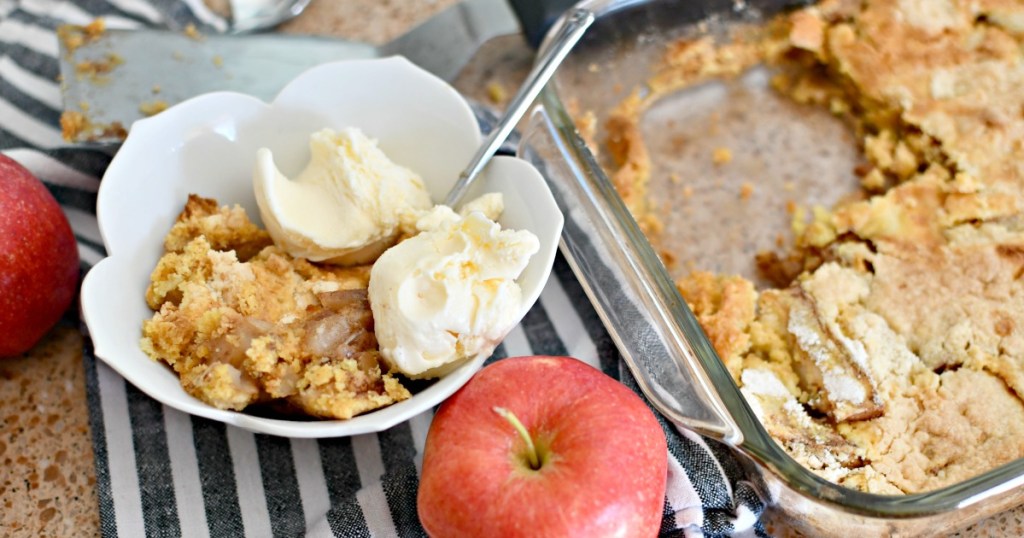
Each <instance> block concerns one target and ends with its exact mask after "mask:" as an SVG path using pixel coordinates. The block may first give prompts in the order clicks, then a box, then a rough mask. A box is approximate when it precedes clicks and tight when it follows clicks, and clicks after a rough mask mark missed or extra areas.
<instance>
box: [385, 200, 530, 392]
mask: <svg viewBox="0 0 1024 538" xmlns="http://www.w3.org/2000/svg"><path fill="white" fill-rule="evenodd" d="M499 201H500V200H499ZM489 202H493V199H492V200H490V201H489ZM467 205H470V207H472V205H471V204H467ZM417 228H419V229H420V230H422V231H421V233H420V234H419V235H416V236H414V237H411V238H409V239H406V240H404V241H402V242H401V243H399V244H397V245H395V246H393V247H391V248H390V249H388V250H387V251H386V252H384V254H383V255H381V257H380V259H378V260H377V262H376V263H374V265H373V268H372V269H371V271H370V288H369V299H370V307H371V308H372V309H373V320H374V330H375V332H376V335H377V342H378V344H379V346H380V351H381V355H382V356H383V357H384V359H385V360H386V361H387V362H388V363H389V365H390V366H391V367H393V368H395V369H396V370H398V371H399V372H401V373H403V374H405V375H407V376H409V377H438V376H440V375H443V374H444V373H447V371H448V370H450V369H451V368H453V367H455V366H457V365H458V364H460V363H461V362H462V361H463V360H464V359H466V358H469V357H474V356H476V355H478V354H481V353H487V354H489V353H491V352H492V351H493V350H494V348H495V347H496V346H497V345H498V343H499V342H500V341H501V339H502V338H504V337H505V335H506V334H507V333H508V331H509V330H511V329H512V327H513V326H514V325H515V324H516V323H517V322H518V321H519V315H520V311H521V309H522V292H521V290H520V288H519V284H517V283H516V278H518V277H519V275H520V273H522V272H523V269H525V268H526V265H527V262H528V261H529V259H530V257H531V256H532V255H533V254H535V253H536V252H537V250H538V249H539V242H538V239H537V237H536V236H535V235H533V233H531V232H529V231H526V230H523V231H513V230H502V229H501V226H500V225H499V224H498V223H496V222H494V221H493V220H491V219H489V218H488V217H487V216H485V215H484V213H482V212H481V211H471V212H469V213H468V214H467V215H465V216H461V215H458V214H456V213H455V212H453V211H452V210H451V208H449V207H447V206H437V207H435V208H434V210H433V211H431V212H428V213H426V214H425V215H423V216H422V217H421V218H420V219H419V221H418V222H417Z"/></svg>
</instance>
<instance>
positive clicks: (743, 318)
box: [581, 0, 1024, 494]
mask: <svg viewBox="0 0 1024 538" xmlns="http://www.w3.org/2000/svg"><path fill="white" fill-rule="evenodd" d="M758 64H765V65H768V66H770V68H771V70H772V77H773V78H772V79H771V84H772V86H773V87H774V88H775V90H777V92H778V93H779V94H780V95H784V96H786V97H787V98H790V99H792V100H793V101H795V102H796V103H800V104H804V105H808V106H815V107H820V108H824V109H826V110H828V111H829V112H831V113H832V114H833V115H835V116H837V117H839V118H841V119H842V120H844V121H845V123H846V124H847V125H848V126H849V128H850V129H851V130H852V132H853V133H855V135H856V137H857V138H858V139H859V140H860V142H861V148H862V150H863V157H864V159H865V164H864V165H862V166H860V167H858V170H857V173H858V174H857V175H858V176H859V177H860V181H861V188H860V190H859V192H856V193H852V194H851V195H850V196H847V197H846V198H844V199H843V200H842V201H840V202H839V203H838V204H836V205H834V206H833V207H832V208H831V209H828V210H826V209H818V210H816V211H814V212H813V215H811V216H810V218H809V219H800V218H796V217H797V216H799V215H796V216H795V217H794V221H795V225H794V232H795V241H794V243H795V244H794V247H793V248H792V249H791V250H789V251H788V252H786V253H784V254H779V253H767V254H762V255H759V256H758V260H757V262H758V266H759V268H760V270H761V277H762V279H763V280H762V281H767V282H773V283H774V285H772V286H760V287H759V286H756V285H755V283H754V282H753V281H752V280H750V279H748V278H744V277H740V276H729V275H724V274H714V273H710V272H702V271H699V270H694V271H688V272H687V273H686V274H684V275H682V276H681V277H680V278H679V279H678V281H677V286H678V288H679V290H680V292H681V294H682V295H683V297H684V298H685V299H686V300H687V302H688V304H689V305H690V307H691V309H692V310H693V311H694V313H695V314H696V315H697V317H698V319H699V321H700V322H701V324H702V326H703V328H704V330H705V332H706V333H707V335H708V336H709V338H710V339H711V341H712V343H713V344H714V346H715V348H716V350H717V351H718V354H719V355H720V356H721V358H722V360H723V361H724V362H725V364H726V366H727V367H728V369H729V371H730V372H731V373H732V375H733V378H734V379H735V381H736V383H737V384H738V385H739V386H740V388H741V391H742V392H743V394H744V395H745V396H746V398H747V401H748V402H749V404H750V406H751V407H752V408H753V410H754V411H755V413H756V414H757V415H758V416H759V417H760V418H761V420H762V422H763V424H764V426H765V427H766V428H767V430H768V431H769V433H771V434H772V436H773V437H774V438H775V439H776V440H777V441H778V442H779V443H780V444H781V445H782V446H783V447H784V448H785V449H786V450H787V451H788V452H789V454H791V455H792V456H793V457H794V458H795V459H796V460H797V461H799V462H800V463H801V464H803V465H804V466H806V467H808V468H809V469H811V470H813V471H815V472H816V473H818V474H819V475H821V476H823V477H825V478H827V479H828V480H831V481H833V482H836V483H838V484H841V485H844V486H847V487H851V488H855V489H859V490H863V491H868V492H873V493H883V494H902V493H915V492H922V491H928V490H932V489H936V488H939V487H942V486H946V485H949V484H953V483H955V482H959V481H962V480H965V479H967V478H970V477H972V476H976V475H978V474H980V473H982V472H985V471H988V470H990V469H993V468H995V467H997V466H999V465H1001V464H1004V463H1007V462H1010V461H1012V460H1015V459H1017V458H1021V457H1024V400H1022V395H1024V90H1022V88H1024V5H1022V4H1020V3H1019V2H1008V1H1001V0H972V1H961V0H899V1H888V0H866V1H856V2H854V1H844V0H836V1H825V2H822V3H820V4H818V5H816V6H812V7H808V8H804V9H801V10H799V11H795V12H792V13H789V14H786V15H784V16H781V17H780V18H778V19H775V20H773V21H771V22H770V23H768V24H767V25H765V26H764V27H762V28H760V29H758V30H757V31H756V32H753V33H749V34H746V37H739V38H735V39H733V40H731V41H729V42H727V43H724V44H716V43H715V41H714V40H713V39H711V38H695V39H687V40H683V41H679V42H676V43H673V44H672V45H671V46H670V47H669V48H668V49H667V51H666V53H665V55H664V58H663V61H662V63H661V64H660V65H659V66H657V68H656V73H655V74H654V75H653V77H651V78H650V79H649V80H648V81H647V84H646V85H645V87H644V88H643V89H642V91H637V92H634V93H633V94H631V95H630V96H629V97H628V98H626V99H625V100H623V101H622V102H621V104H620V105H619V106H618V107H616V108H615V109H614V110H612V111H610V112H609V114H608V117H607V122H606V123H605V124H604V126H605V130H606V135H607V137H606V138H604V139H600V138H598V137H597V136H596V135H593V134H592V135H590V136H592V137H593V139H594V140H595V141H597V142H598V143H599V144H600V150H603V151H606V152H607V154H606V156H609V157H610V159H611V163H612V164H611V167H610V170H609V171H610V175H611V177H612V179H613V181H614V182H615V183H616V186H617V188H618V189H619V190H620V191H621V193H622V195H623V198H624V199H625V201H626V202H627V204H628V205H629V207H630V209H631V210H632V211H633V212H634V214H635V215H636V216H637V220H638V222H640V223H641V226H642V227H643V228H644V229H645V231H646V232H647V234H648V236H649V237H650V238H651V239H652V242H653V243H654V244H655V245H658V244H661V241H660V240H659V237H661V236H664V235H666V234H671V233H672V230H671V229H670V228H664V227H663V226H662V225H661V222H660V219H661V215H660V214H659V209H658V207H656V206H655V204H652V203H651V197H650V196H649V195H648V192H647V190H646V189H647V186H646V185H647V180H648V179H649V177H650V174H651V167H652V159H654V158H655V157H653V156H652V155H651V154H650V152H648V151H647V146H648V145H649V144H650V143H651V140H649V139H647V140H645V137H644V134H643V131H642V129H641V128H640V118H641V117H642V116H643V114H644V113H645V112H646V111H647V110H649V109H650V108H651V107H653V106H655V105H656V103H658V101H659V100H661V99H663V98H664V97H665V96H667V95H669V94H671V93H672V92H675V91H678V90H679V89H681V88H684V87H691V86H693V85H694V84H696V83H699V82H702V81H705V80H708V79H710V78H716V77H718V78H720V77H730V76H736V75H740V74H742V73H744V72H745V71H746V70H748V69H749V68H751V67H753V66H755V65H758ZM581 127H582V128H585V127H587V125H582V126H581ZM792 158H794V159H796V158H801V159H813V158H814V156H813V155H803V156H800V155H794V156H793V157H792ZM750 180H751V181H753V184H755V185H756V184H757V178H756V177H751V178H750ZM686 181H687V178H686V177H681V178H680V181H679V184H680V186H679V187H678V188H681V189H682V188H686ZM837 188H839V187H837ZM749 192H750V191H749V190H748V196H749ZM791 196H793V197H794V202H795V203H799V202H800V200H799V193H796V192H795V193H793V194H792V195H791ZM748 207H749V208H750V210H756V206H754V205H750V206H748ZM794 212H795V213H800V212H799V211H794ZM801 214H802V213H801ZM664 255H665V258H666V260H667V261H668V262H671V260H672V258H673V257H674V253H673V252H670V251H666V252H664ZM693 262H695V265H696V266H697V267H696V269H699V266H700V260H699V258H697V259H695V260H693Z"/></svg>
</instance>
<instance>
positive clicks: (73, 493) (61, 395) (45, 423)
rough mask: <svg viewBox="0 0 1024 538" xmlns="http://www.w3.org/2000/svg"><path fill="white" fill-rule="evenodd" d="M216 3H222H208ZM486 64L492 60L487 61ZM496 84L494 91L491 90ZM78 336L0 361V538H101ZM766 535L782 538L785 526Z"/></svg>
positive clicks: (483, 90) (475, 86)
mask: <svg viewBox="0 0 1024 538" xmlns="http://www.w3.org/2000/svg"><path fill="white" fill-rule="evenodd" d="M207 1H208V3H209V4H210V5H211V6H214V7H215V8H216V7H217V6H223V5H225V4H226V0H207ZM453 3H455V0H348V1H346V2H337V1H326V0H318V1H314V2H312V4H311V5H310V7H309V8H308V9H307V11H306V12H305V13H304V14H303V15H302V16H301V17H299V18H298V19H296V20H294V21H292V22H289V23H287V24H285V25H284V26H283V27H282V31H285V32H295V33H315V34H329V35H336V36H341V37H345V38H348V39H356V40H361V41H368V42H372V43H382V42H385V41H387V40H389V39H391V38H392V37H394V36H396V35H399V34H400V33H401V32H403V31H404V30H405V29H407V28H409V27H410V26H412V25H414V24H415V23H417V22H419V21H422V20H424V19H425V18H428V17H429V16H430V15H432V14H434V13H436V12H438V11H440V10H442V9H444V8H445V7H448V6H450V5H451V4H453ZM516 47H520V50H516ZM521 48H522V45H521V44H519V43H518V42H517V43H513V44H512V45H511V46H510V47H508V48H505V49H502V50H497V51H495V50H492V51H489V54H492V55H494V54H497V55H499V56H501V57H502V61H503V62H505V64H503V65H505V66H508V65H512V66H514V67H516V68H514V69H512V70H511V71H508V70H506V71H504V72H502V73H500V74H499V73H496V72H494V71H492V70H491V69H489V66H488V65H487V62H480V61H478V62H476V63H474V64H473V65H472V66H470V69H468V70H467V72H466V73H464V74H463V76H461V77H460V78H459V80H458V81H456V86H457V87H458V88H459V89H460V90H461V91H463V92H464V93H466V94H468V95H471V96H473V97H475V98H477V99H480V100H487V99H488V98H493V97H494V91H495V88H496V87H497V88H504V89H505V90H507V92H500V93H507V94H511V91H512V89H513V86H514V84H515V83H516V78H517V77H521V76H522V75H523V74H524V73H525V69H526V68H528V52H527V51H525V50H521ZM492 57H493V56H492ZM495 84H497V85H498V86H495ZM81 346H82V338H81V336H80V335H79V333H78V331H77V329H76V328H75V327H73V326H71V325H69V324H62V325H59V326H58V327H56V328H55V329H54V330H53V331H51V332H50V334H49V335H47V337H46V338H45V339H44V340H43V341H42V342H40V344H39V345H37V346H36V348H35V349H33V350H32V351H31V352H29V353H28V354H26V355H25V356H23V357H20V358H14V359H8V360H4V361H2V362H0V506H2V508H0V535H3V536H10V537H21V536H25V537H28V536H91V535H98V534H99V512H98V509H97V497H96V491H95V487H94V485H95V481H96V478H95V471H94V466H93V452H92V442H91V433H90V431H89V417H88V412H87V409H86V403H85V402H86V394H85V375H84V371H83V369H82V354H81ZM768 522H769V528H770V529H771V530H772V531H773V532H774V533H776V534H778V535H780V536H784V535H787V534H789V533H787V532H786V525H785V522H781V521H773V520H772V519H771V518H770V516H769V520H768ZM959 535H962V536H1007V537H1009V536H1024V507H1018V508H1017V509H1014V510H1010V511H1007V512H1004V513H1002V514H998V515H996V516H993V517H991V518H989V519H987V520H984V521H982V522H980V523H978V524H976V525H974V526H972V527H970V528H968V529H966V530H964V531H962V532H961V533H959Z"/></svg>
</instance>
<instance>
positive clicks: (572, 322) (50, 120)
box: [0, 0, 764, 537]
mask: <svg viewBox="0 0 1024 538" xmlns="http://www.w3.org/2000/svg"><path fill="white" fill-rule="evenodd" d="M98 16H102V17H104V18H105V19H106V22H107V25H108V26H109V27H120V28H130V27H142V26H164V27H170V28H183V27H184V26H185V25H186V24H187V23H190V22H191V23H194V24H196V25H197V26H199V27H200V28H204V29H205V30H206V31H216V30H217V29H220V28H223V27H224V21H223V20H221V19H220V18H218V17H217V16H216V15H214V14H212V13H211V12H209V11H208V10H207V9H206V8H205V6H204V5H203V3H202V0H74V1H70V0H0V150H2V151H3V153H4V154H6V155H8V156H9V157H11V158H13V159H15V160H16V161H19V162H20V163H22V164H23V165H24V166H26V167H27V168H29V169H30V170H31V171H32V172H34V173H35V174H36V175H37V176H38V177H39V178H40V179H42V180H43V181H44V182H45V183H46V185H47V186H48V187H49V188H50V190H51V192H53V194H54V195H55V196H56V198H57V200H58V201H59V202H60V203H61V205H62V206H63V207H64V210H65V212H66V213H67V215H68V218H69V219H70V221H71V224H72V227H73V228H74V230H75V234H76V236H77V237H78V245H79V253H80V254H81V259H82V269H83V271H86V270H88V268H89V267H91V266H92V265H93V264H95V263H96V262H97V261H98V260H99V259H101V258H102V257H103V256H104V255H105V253H104V250H103V246H102V241H101V239H100V235H99V230H98V228H97V225H96V219H95V217H94V212H95V202H96V192H97V189H98V186H99V178H100V177H101V176H102V175H103V171H104V169H105V168H106V166H107V165H108V164H109V162H110V157H109V156H108V155H106V154H104V153H102V152H99V151H93V150H88V149H81V148H71V147H67V146H65V145H63V142H62V141H61V138H60V131H59V127H58V118H59V114H60V110H61V103H60V94H59V89H58V85H57V82H56V78H57V74H58V67H57V60H56V56H57V40H56V37H55V36H54V33H53V29H54V28H55V27H56V26H57V25H58V24H62V23H73V24H85V23H88V22H90V21H91V20H93V19H94V18H95V17H98ZM529 354H550V355H572V356H575V357H578V358H580V359H583V360H584V361H587V362H589V363H590V364H592V365H594V366H596V367H598V368H600V369H601V370H603V371H604V372H605V373H607V374H609V375H611V376H612V377H615V378H617V379H621V380H622V381H623V382H624V383H626V384H627V385H630V386H631V387H632V388H633V389H634V390H637V389H636V386H635V383H634V381H633V379H632V378H631V377H630V376H629V373H628V371H627V370H626V369H625V368H624V367H623V364H622V362H621V360H620V358H619V355H618V352H617V351H616V350H615V347H614V344H613V343H612V341H611V339H610V338H609V336H608V334H607V333H606V332H605V330H604V328H603V327H602V325H601V322H600V320H599V319H598V317H597V315H596V314H595V312H594V310H593V309H592V308H591V306H590V303H589V302H588V301H587V299H586V297H585V295H584V294H583V290H582V288H581V287H580V285H579V283H578V282H577V281H576V279H575V277H574V276H573V274H572V272H571V271H570V270H569V269H568V267H567V265H566V264H565V262H564V261H563V260H561V259H559V260H558V261H557V262H556V265H555V271H554V276H553V278H552V279H551V280H550V282H549V283H548V286H547V288H545V290H544V293H543V294H542V295H541V298H540V302H539V303H538V304H537V305H536V306H535V307H534V308H533V309H532V310H531V311H530V313H529V314H528V315H527V316H526V318H525V319H524V320H523V322H522V324H521V325H520V326H519V327H517V328H516V329H515V330H514V331H513V332H512V334H511V335H509V337H508V339H507V340H506V341H505V342H504V344H503V345H502V346H500V347H499V348H498V350H497V351H496V352H495V355H494V357H493V358H492V359H491V360H497V359H500V358H501V357H505V356H514V355H529ZM84 367H85V369H86V373H87V376H86V378H87V388H88V395H89V411H90V418H91V424H92V432H93V441H94V447H95V454H96V475H97V488H98V493H99V511H100V520H101V527H102V530H103V534H104V535H107V536H126V537H129V536H130V537H134V536H143V535H147V536H179V535H180V536H215V537H219V536H241V535H245V536H270V535H275V536H278V535H303V534H306V535H312V536H332V535H333V536H420V535H423V530H422V528H421V527H420V525H419V522H418V520H417V517H416V488H417V483H418V482H417V476H418V472H419V465H420V461H421V456H420V455H421V452H422V450H423V442H424V439H425V437H426V433H427V428H428V427H429V425H430V420H431V416H432V413H429V412H428V413H425V414H423V415H420V416H417V417H415V418H413V419H412V420H410V421H408V422H406V423H404V424H401V425H399V426H396V427H394V428H392V429H390V430H387V431H385V432H381V433H379V434H371V435H361V436H357V437H351V438H341V439H323V440H310V439H286V438H280V437H273V436H267V435H254V434H252V433H249V432H247V431H244V430H240V429H237V428H234V427H227V426H225V425H224V424H221V423H218V422H211V421H209V420H205V419H201V418H196V417H192V416H189V415H185V414H182V413H180V412H177V411H175V410H173V409H168V408H165V407H163V406H162V405H160V404H158V403H156V402H155V401H154V400H152V399H150V398H149V397H147V396H146V395H144V394H142V393H141V392H140V391H138V390H137V389H135V388H134V387H133V386H131V385H130V384H127V383H126V382H125V381H124V380H123V379H122V378H121V377H120V376H118V375H117V374H116V373H114V372H113V370H111V369H110V368H108V367H106V366H105V365H104V364H103V363H102V362H99V361H97V360H96V359H95V357H94V356H93V355H92V353H91V350H90V349H86V350H85V364H84ZM663 426H664V427H665V431H666V434H667V436H668V439H669V446H668V452H669V464H670V465H669V473H670V476H669V483H668V493H667V497H666V501H665V517H664V522H663V525H662V531H663V532H662V534H664V535H685V536H696V535H700V534H702V533H703V534H706V535H716V536H717V535H764V531H763V529H762V527H761V525H760V523H759V522H758V516H759V515H760V513H761V511H762V509H763V507H764V504H763V502H762V500H761V498H760V497H759V496H758V492H759V491H762V490H763V488H762V487H761V484H760V483H759V482H758V481H757V479H755V478H748V477H746V476H744V475H743V473H742V471H740V467H739V465H738V464H737V462H736V460H734V458H733V455H732V454H731V453H730V452H729V450H728V449H727V448H725V447H724V446H722V445H720V444H718V443H716V442H714V441H710V440H707V439H703V438H701V437H699V436H696V435H693V434H689V433H683V434H680V433H679V432H677V431H676V430H674V429H672V428H671V427H669V426H668V425H667V424H664V423H663Z"/></svg>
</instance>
